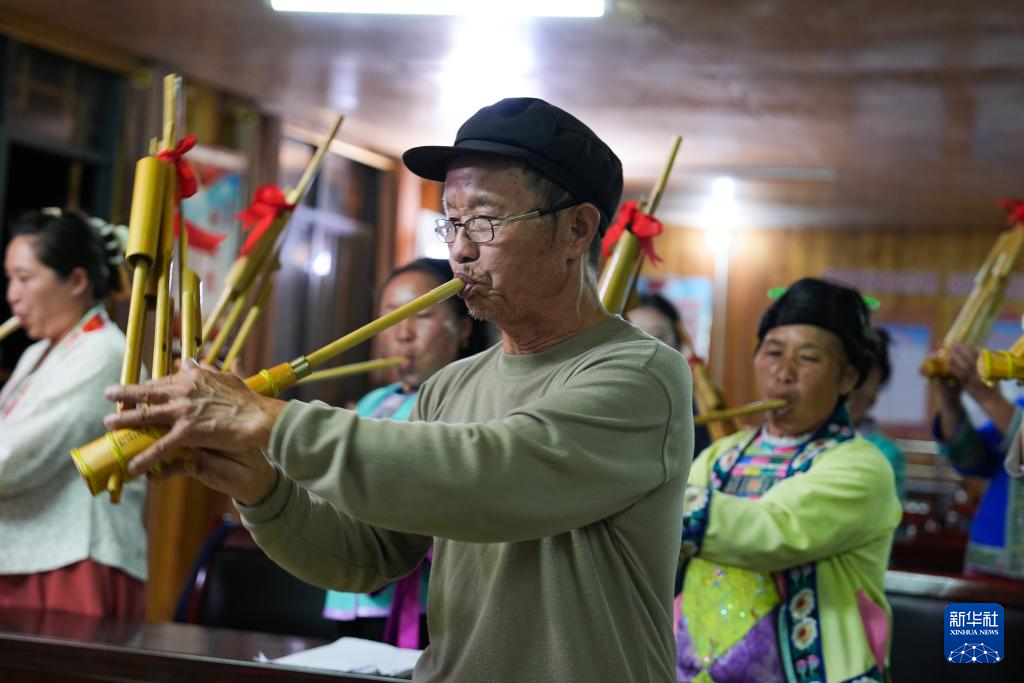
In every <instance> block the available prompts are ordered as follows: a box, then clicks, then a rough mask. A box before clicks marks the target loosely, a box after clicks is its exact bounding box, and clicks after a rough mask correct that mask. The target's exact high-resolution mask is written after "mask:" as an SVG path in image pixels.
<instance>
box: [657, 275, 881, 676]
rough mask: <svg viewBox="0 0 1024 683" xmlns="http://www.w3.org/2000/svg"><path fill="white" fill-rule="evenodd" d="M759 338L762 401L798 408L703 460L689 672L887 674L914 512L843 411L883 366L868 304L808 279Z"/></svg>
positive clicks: (685, 617) (789, 294) (769, 316)
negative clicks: (902, 530)
mask: <svg viewBox="0 0 1024 683" xmlns="http://www.w3.org/2000/svg"><path fill="white" fill-rule="evenodd" d="M757 338H758V345H757V351H756V353H755V356H754V372H755V374H756V376H757V384H758V387H759V389H760V393H761V398H764V399H773V398H774V399H784V400H785V401H786V402H787V405H786V407H785V408H782V409H779V410H775V411H772V412H770V413H768V415H767V417H766V424H765V425H764V426H763V427H762V428H761V429H759V430H756V431H743V432H739V433H737V434H734V435H731V436H728V437H725V438H723V439H719V440H718V441H716V442H715V443H714V444H712V446H711V447H710V448H708V449H707V450H706V451H705V452H704V457H700V458H696V459H694V461H693V467H692V469H691V470H690V476H689V480H688V486H687V489H686V495H685V502H684V517H683V536H682V547H681V557H682V559H683V561H684V562H686V563H687V564H686V567H685V576H684V580H683V594H682V601H681V615H680V619H679V624H678V625H679V628H678V638H677V644H678V659H677V666H676V673H677V678H678V680H680V681H716V682H717V683H726V682H739V681H758V682H759V683H782V682H786V683H792V682H797V683H804V682H807V683H809V682H810V681H825V680H829V681H858V682H866V681H882V680H883V679H884V676H885V674H886V667H887V665H888V657H889V649H890V646H891V637H890V634H891V625H892V617H891V610H890V608H889V605H888V603H887V602H886V599H885V594H884V589H883V582H884V578H885V569H886V565H887V564H888V561H889V550H890V548H891V546H892V534H893V531H894V530H895V528H896V525H897V524H898V523H899V520H900V514H901V510H900V504H899V500H898V499H897V498H896V488H895V484H894V480H893V470H892V467H890V465H889V463H888V461H887V460H886V459H885V458H884V457H883V456H882V454H881V453H880V452H879V451H878V449H877V448H876V447H875V446H874V445H873V444H871V443H870V442H869V441H867V440H866V439H864V438H863V437H862V436H859V435H858V434H857V433H856V432H855V431H854V428H853V425H852V423H851V421H850V417H849V414H848V413H847V410H846V406H845V402H846V399H847V397H849V395H850V393H851V392H852V391H853V390H854V388H855V387H857V386H858V385H859V384H861V383H862V382H863V381H864V379H865V378H866V377H867V375H868V372H870V370H871V368H872V367H873V366H874V358H873V354H874V352H875V349H876V345H875V343H874V341H873V333H872V331H871V328H870V325H869V322H868V309H867V306H866V305H865V304H864V301H863V300H862V298H861V296H860V295H859V294H858V293H857V292H856V291H855V290H852V289H849V288H847V287H843V286H840V285H837V284H833V283H830V282H826V281H824V280H818V279H814V278H805V279H803V280H799V281H798V282H796V283H794V284H793V285H792V286H790V287H789V289H788V290H787V291H786V292H785V294H783V295H782V296H781V297H780V298H779V299H778V300H776V301H775V302H774V303H772V305H771V306H770V307H769V308H768V310H767V312H765V314H764V316H763V317H762V318H761V323H760V326H759V329H758V333H757Z"/></svg>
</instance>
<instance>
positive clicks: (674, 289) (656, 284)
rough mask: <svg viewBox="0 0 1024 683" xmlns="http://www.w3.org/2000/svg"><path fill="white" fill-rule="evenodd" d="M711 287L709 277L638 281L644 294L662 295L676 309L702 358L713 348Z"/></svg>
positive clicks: (639, 287)
mask: <svg viewBox="0 0 1024 683" xmlns="http://www.w3.org/2000/svg"><path fill="white" fill-rule="evenodd" d="M711 287H712V284H711V279H710V278H706V277H641V278H640V279H639V281H638V282H637V291H638V292H640V293H641V294H647V293H651V294H660V295H662V296H663V297H665V298H666V299H668V300H669V301H670V302H671V303H672V305H673V306H675V309H676V311H677V312H678V313H679V319H680V321H681V322H682V323H683V329H685V330H686V333H687V334H689V335H690V338H691V339H693V344H694V346H695V347H696V348H694V351H696V352H697V355H698V356H700V357H702V358H707V357H708V349H709V348H710V347H711Z"/></svg>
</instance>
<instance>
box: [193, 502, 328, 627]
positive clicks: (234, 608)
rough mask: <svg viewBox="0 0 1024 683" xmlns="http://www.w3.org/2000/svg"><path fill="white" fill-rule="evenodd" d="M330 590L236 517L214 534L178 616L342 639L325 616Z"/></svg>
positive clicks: (195, 569)
mask: <svg viewBox="0 0 1024 683" xmlns="http://www.w3.org/2000/svg"><path fill="white" fill-rule="evenodd" d="M324 599H325V591H324V589H322V588H317V587H316V586H312V585H310V584H308V583H306V582H304V581H302V580H300V579H297V578H296V577H294V576H292V575H291V574H289V573H288V572H286V571H285V570H284V569H282V568H281V567H279V566H278V565H277V564H276V563H275V562H274V561H273V560H271V559H270V558H269V557H267V556H266V554H265V553H264V552H263V551H262V550H261V549H260V548H259V546H257V545H256V543H255V541H253V540H252V536H250V535H249V532H248V531H247V530H246V529H245V527H243V526H242V525H240V524H239V523H238V522H236V521H235V520H233V519H230V518H225V519H224V521H222V522H221V524H220V525H219V526H218V527H217V528H216V529H215V530H214V531H213V533H211V534H210V536H209V537H208V538H207V539H206V541H205V542H204V544H203V547H202V549H201V550H200V551H199V556H198V557H197V558H196V561H195V563H194V564H193V566H192V572H191V574H190V576H189V578H188V580H187V581H186V582H185V587H184V589H183V591H182V594H181V598H180V599H179V601H178V608H177V610H176V611H175V615H174V620H175V621H178V622H183V623H193V624H202V625H204V626H220V627H223V628H233V629H241V630H246V631H264V632H267V633H279V634H285V635H295V636H304V637H310V638H328V639H331V640H334V639H335V638H337V628H336V626H335V623H334V622H333V621H331V620H330V619H324V618H323V616H322V612H323V607H324Z"/></svg>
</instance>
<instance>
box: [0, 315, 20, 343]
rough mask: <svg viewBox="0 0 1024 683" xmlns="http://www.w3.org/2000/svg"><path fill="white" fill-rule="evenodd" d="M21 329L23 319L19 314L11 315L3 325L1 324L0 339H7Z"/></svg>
mask: <svg viewBox="0 0 1024 683" xmlns="http://www.w3.org/2000/svg"><path fill="white" fill-rule="evenodd" d="M20 329H21V320H20V319H19V318H18V317H17V316H11V317H10V318H8V319H7V320H6V321H4V324H3V325H0V341H3V340H4V339H7V338H8V337H10V336H11V335H12V334H14V333H15V332H17V331H18V330H20Z"/></svg>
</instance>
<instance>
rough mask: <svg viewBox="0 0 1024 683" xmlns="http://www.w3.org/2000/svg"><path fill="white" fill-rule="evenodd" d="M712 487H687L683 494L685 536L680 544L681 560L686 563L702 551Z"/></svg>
mask: <svg viewBox="0 0 1024 683" xmlns="http://www.w3.org/2000/svg"><path fill="white" fill-rule="evenodd" d="M711 492H712V489H711V488H710V487H703V486H694V485H692V484H690V485H688V486H687V487H686V493H684V494H683V538H682V542H681V543H680V545H679V561H680V563H684V562H686V561H687V560H689V559H690V558H691V557H694V556H695V555H697V553H699V552H700V547H701V546H702V545H703V544H704V532H706V531H707V528H708V508H709V507H710V506H711Z"/></svg>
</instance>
